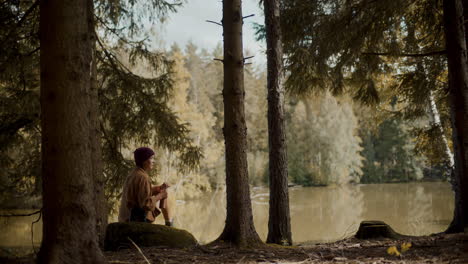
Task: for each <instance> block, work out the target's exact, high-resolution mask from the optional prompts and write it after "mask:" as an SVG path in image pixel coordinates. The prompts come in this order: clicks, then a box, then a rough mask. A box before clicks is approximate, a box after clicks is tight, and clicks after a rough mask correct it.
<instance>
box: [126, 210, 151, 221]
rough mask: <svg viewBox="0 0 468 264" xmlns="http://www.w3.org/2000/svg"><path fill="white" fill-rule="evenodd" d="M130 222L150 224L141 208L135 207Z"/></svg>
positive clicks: (131, 212)
mask: <svg viewBox="0 0 468 264" xmlns="http://www.w3.org/2000/svg"><path fill="white" fill-rule="evenodd" d="M130 222H144V223H150V221H148V220H147V219H146V212H145V210H143V209H142V208H140V207H133V208H132V210H131V211H130Z"/></svg>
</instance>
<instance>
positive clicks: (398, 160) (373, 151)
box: [361, 118, 423, 183]
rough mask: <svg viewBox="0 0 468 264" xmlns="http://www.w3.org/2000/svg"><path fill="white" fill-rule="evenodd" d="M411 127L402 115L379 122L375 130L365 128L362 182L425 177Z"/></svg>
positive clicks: (396, 180) (404, 180)
mask: <svg viewBox="0 0 468 264" xmlns="http://www.w3.org/2000/svg"><path fill="white" fill-rule="evenodd" d="M408 129H409V126H408V125H407V124H405V122H404V121H403V120H401V118H400V119H398V118H388V119H386V120H384V121H383V122H382V123H380V124H379V125H378V129H377V131H376V132H375V133H374V132H373V131H369V130H367V131H365V130H363V132H362V135H361V137H362V139H363V150H362V152H361V154H362V156H363V157H364V161H363V167H362V171H363V176H362V178H361V182H362V183H381V182H408V181H414V180H420V179H422V177H423V171H422V167H423V161H422V157H421V156H418V155H416V153H415V150H414V142H413V140H412V138H411V135H410V133H409V131H408Z"/></svg>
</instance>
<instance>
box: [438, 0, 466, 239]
mask: <svg viewBox="0 0 468 264" xmlns="http://www.w3.org/2000/svg"><path fill="white" fill-rule="evenodd" d="M443 7H444V9H443V10H444V28H445V42H446V50H447V60H448V79H449V97H450V102H451V104H450V106H451V118H452V128H453V129H452V135H453V136H452V142H453V146H454V153H455V186H454V188H455V212H454V219H453V221H452V223H451V224H450V227H449V228H448V230H447V231H448V232H463V231H464V228H466V227H467V226H468V191H467V190H468V149H467V148H466V146H467V141H468V58H467V56H468V54H467V48H466V36H465V33H466V31H465V17H464V16H463V5H462V1H459V0H455V1H447V0H444V1H443Z"/></svg>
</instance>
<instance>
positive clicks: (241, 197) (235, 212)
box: [218, 0, 261, 246]
mask: <svg viewBox="0 0 468 264" xmlns="http://www.w3.org/2000/svg"><path fill="white" fill-rule="evenodd" d="M242 24H243V17H242V4H241V1H240V0H224V1H223V35H224V58H223V65H224V82H223V83H224V84H223V85H224V88H223V100H224V128H223V134H224V138H225V146H226V206H227V208H226V209H227V215H226V225H225V227H224V230H223V232H222V233H221V235H220V237H219V238H218V240H223V241H229V242H232V243H234V244H235V245H238V246H249V245H255V244H258V243H261V240H260V238H259V236H258V234H257V231H256V230H255V227H254V223H253V215H252V205H251V202H250V188H249V179H248V171H247V153H246V151H247V127H246V125H245V112H244V97H245V91H244V72H243V71H244V56H243V50H242Z"/></svg>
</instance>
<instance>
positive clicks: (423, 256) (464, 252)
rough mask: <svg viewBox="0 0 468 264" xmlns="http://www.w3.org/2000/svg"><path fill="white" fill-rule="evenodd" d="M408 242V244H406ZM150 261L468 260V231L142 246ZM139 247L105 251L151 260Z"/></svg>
mask: <svg viewBox="0 0 468 264" xmlns="http://www.w3.org/2000/svg"><path fill="white" fill-rule="evenodd" d="M403 243H411V246H410V247H409V249H408V250H407V251H406V252H404V253H401V255H400V256H396V255H390V254H389V253H388V252H387V251H388V248H391V247H396V249H397V250H398V251H399V252H400V251H401V245H402V244H403ZM406 245H408V244H406ZM141 250H142V253H143V255H144V256H145V257H146V258H147V259H148V260H149V262H150V263H168V264H169V263H376V264H377V263H467V264H468V234H466V233H465V234H453V235H442V234H440V235H434V236H424V237H413V238H408V239H402V240H390V239H380V240H359V239H356V238H349V239H345V240H342V241H337V242H334V243H326V244H315V245H298V246H294V247H279V246H264V247H262V248H258V249H237V248H235V247H231V246H230V245H228V244H219V243H218V244H216V245H210V246H200V247H196V248H192V249H170V248H165V247H146V248H141ZM142 253H140V252H139V251H138V250H137V249H136V248H131V249H123V250H120V251H117V252H104V254H105V255H106V257H107V260H108V261H109V263H119V264H125V263H148V262H147V261H146V260H145V259H144V257H143V255H142Z"/></svg>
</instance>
